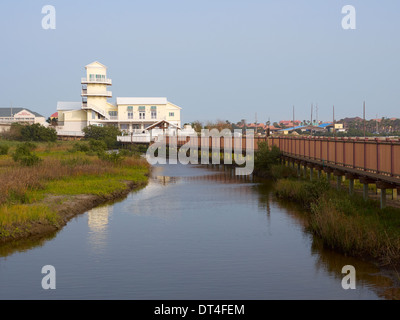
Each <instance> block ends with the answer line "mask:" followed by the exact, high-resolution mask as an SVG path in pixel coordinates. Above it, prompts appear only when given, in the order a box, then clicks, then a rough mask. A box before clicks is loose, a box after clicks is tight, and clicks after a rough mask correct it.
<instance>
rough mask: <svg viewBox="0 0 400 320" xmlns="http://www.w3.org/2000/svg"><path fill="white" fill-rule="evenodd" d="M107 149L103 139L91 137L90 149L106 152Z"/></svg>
mask: <svg viewBox="0 0 400 320" xmlns="http://www.w3.org/2000/svg"><path fill="white" fill-rule="evenodd" d="M105 150H107V144H106V143H105V142H104V141H102V140H94V139H91V140H90V141H89V151H93V152H104V151H105Z"/></svg>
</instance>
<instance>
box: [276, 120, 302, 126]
mask: <svg viewBox="0 0 400 320" xmlns="http://www.w3.org/2000/svg"><path fill="white" fill-rule="evenodd" d="M299 125H301V121H300V120H294V121H293V120H281V121H279V126H281V127H282V126H283V127H293V126H299Z"/></svg>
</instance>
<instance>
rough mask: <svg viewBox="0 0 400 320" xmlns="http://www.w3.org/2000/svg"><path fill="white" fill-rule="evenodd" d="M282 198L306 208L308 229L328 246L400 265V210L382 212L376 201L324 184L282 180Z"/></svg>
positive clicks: (278, 189)
mask: <svg viewBox="0 0 400 320" xmlns="http://www.w3.org/2000/svg"><path fill="white" fill-rule="evenodd" d="M275 192H276V195H277V196H278V197H279V198H282V199H286V200H291V201H295V202H296V203H298V204H299V205H300V206H301V207H302V208H304V209H306V210H305V211H306V212H307V214H306V215H307V220H308V225H307V229H308V230H309V231H310V232H312V233H313V234H314V235H316V236H318V237H319V238H320V239H321V240H322V242H323V244H324V245H325V246H326V247H329V248H331V249H335V250H338V251H341V252H342V253H344V254H348V255H351V256H357V257H367V258H371V259H373V260H374V261H376V262H378V263H379V264H381V265H390V264H391V265H399V264H400V228H399V227H400V210H399V209H397V208H392V207H387V208H385V209H380V207H379V203H378V202H377V201H375V200H368V201H367V202H365V201H364V200H363V199H362V197H361V196H359V195H352V196H350V195H348V194H347V193H346V192H345V191H342V190H339V191H338V190H335V189H333V188H331V187H330V186H329V185H328V184H327V183H326V182H324V181H314V182H310V181H302V180H290V179H281V180H278V181H277V183H276V189H275Z"/></svg>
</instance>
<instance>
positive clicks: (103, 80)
mask: <svg viewBox="0 0 400 320" xmlns="http://www.w3.org/2000/svg"><path fill="white" fill-rule="evenodd" d="M81 83H82V84H88V83H97V84H107V85H110V86H111V85H112V80H111V79H107V78H106V79H87V78H82V79H81Z"/></svg>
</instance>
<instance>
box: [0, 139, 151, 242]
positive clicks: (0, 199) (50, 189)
mask: <svg viewBox="0 0 400 320" xmlns="http://www.w3.org/2000/svg"><path fill="white" fill-rule="evenodd" d="M7 145H8V146H9V148H10V149H14V150H16V149H17V147H18V145H20V143H10V142H8V144H7ZM71 146H72V144H71V143H60V142H56V143H52V144H48V143H42V144H39V145H38V146H37V148H36V149H35V151H36V152H37V154H38V155H39V156H40V158H41V159H42V161H41V162H40V163H38V164H37V165H35V166H31V167H26V166H23V165H20V164H19V163H16V162H14V161H13V160H12V158H11V156H10V155H3V156H1V157H0V226H1V228H2V229H1V230H0V235H2V236H5V235H7V234H9V230H12V228H11V227H12V226H15V225H18V224H27V223H30V222H35V221H47V222H48V223H54V224H55V223H57V214H56V213H55V212H53V211H52V210H51V209H50V208H49V207H48V206H47V205H46V204H43V203H39V202H41V201H43V200H44V199H45V198H46V196H48V195H77V194H94V195H103V196H104V195H109V194H111V193H113V192H118V191H122V190H124V189H126V183H125V182H126V181H133V182H145V181H146V180H147V176H146V175H147V173H148V167H149V165H148V164H147V162H146V161H145V160H144V159H142V158H140V157H137V156H132V157H125V158H121V159H120V161H118V163H114V162H110V161H106V160H102V159H99V158H98V157H97V156H89V155H87V154H85V153H84V152H80V151H76V152H71V151H70V149H71ZM10 154H11V152H10ZM10 228H11V229H10ZM6 230H8V231H7V232H6ZM14 231H15V230H14Z"/></svg>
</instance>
